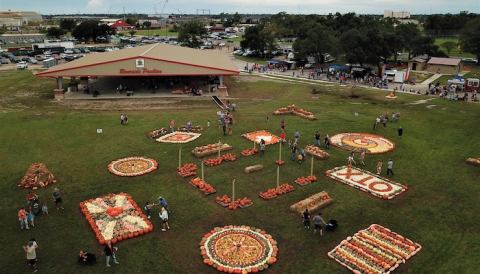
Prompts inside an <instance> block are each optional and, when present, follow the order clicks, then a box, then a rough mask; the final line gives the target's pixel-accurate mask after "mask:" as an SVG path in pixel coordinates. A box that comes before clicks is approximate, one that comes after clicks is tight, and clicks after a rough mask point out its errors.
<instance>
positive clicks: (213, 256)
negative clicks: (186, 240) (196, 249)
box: [200, 225, 278, 273]
mask: <svg viewBox="0 0 480 274" xmlns="http://www.w3.org/2000/svg"><path fill="white" fill-rule="evenodd" d="M200 253H201V255H202V258H203V262H204V263H205V264H207V265H208V266H211V267H213V268H215V269H216V270H217V271H220V272H226V273H251V272H254V273H255V272H259V271H262V270H265V269H267V268H269V267H270V265H272V264H274V263H275V262H276V261H277V256H278V247H277V242H276V241H275V240H274V239H273V238H272V236H271V235H269V234H267V233H266V232H265V231H263V230H261V229H257V228H254V227H250V226H233V225H230V226H225V227H216V228H214V229H213V230H211V231H210V232H208V233H207V234H205V235H204V236H203V238H202V240H201V241H200Z"/></svg>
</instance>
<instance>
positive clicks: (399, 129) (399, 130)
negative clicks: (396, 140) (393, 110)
mask: <svg viewBox="0 0 480 274" xmlns="http://www.w3.org/2000/svg"><path fill="white" fill-rule="evenodd" d="M397 131H398V137H402V135H403V128H402V127H399V128H398V130H397Z"/></svg>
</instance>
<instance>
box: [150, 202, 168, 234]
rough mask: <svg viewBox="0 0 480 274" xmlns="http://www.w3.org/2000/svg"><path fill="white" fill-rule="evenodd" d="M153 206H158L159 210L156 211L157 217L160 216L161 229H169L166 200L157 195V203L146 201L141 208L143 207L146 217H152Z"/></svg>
mask: <svg viewBox="0 0 480 274" xmlns="http://www.w3.org/2000/svg"><path fill="white" fill-rule="evenodd" d="M155 206H159V207H160V210H159V212H158V217H159V218H160V220H161V222H162V231H167V230H169V229H170V225H169V224H168V217H169V213H170V210H169V208H168V203H167V200H166V199H165V198H164V197H162V196H160V197H158V203H150V202H146V203H145V206H144V207H143V209H144V211H145V215H147V218H148V219H151V218H152V209H153V207H155Z"/></svg>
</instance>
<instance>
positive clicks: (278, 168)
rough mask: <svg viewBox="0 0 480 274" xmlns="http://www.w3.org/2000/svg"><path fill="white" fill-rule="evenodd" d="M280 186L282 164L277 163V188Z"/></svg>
mask: <svg viewBox="0 0 480 274" xmlns="http://www.w3.org/2000/svg"><path fill="white" fill-rule="evenodd" d="M279 186H280V166H279V165H277V188H278V187H279Z"/></svg>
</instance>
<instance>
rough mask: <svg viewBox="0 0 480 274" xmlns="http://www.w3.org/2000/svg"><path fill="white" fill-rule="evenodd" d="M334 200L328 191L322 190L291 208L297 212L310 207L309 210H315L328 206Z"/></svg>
mask: <svg viewBox="0 0 480 274" xmlns="http://www.w3.org/2000/svg"><path fill="white" fill-rule="evenodd" d="M332 202H333V199H332V198H330V196H329V195H328V193H327V192H325V191H322V192H319V193H317V194H314V195H312V196H310V197H308V198H306V199H304V200H301V201H299V202H297V203H295V204H293V205H292V206H290V209H291V210H292V211H295V212H297V213H302V212H303V211H305V209H306V208H308V210H309V211H311V212H313V211H315V210H317V209H320V208H323V207H326V206H327V205H329V204H331V203H332Z"/></svg>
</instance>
